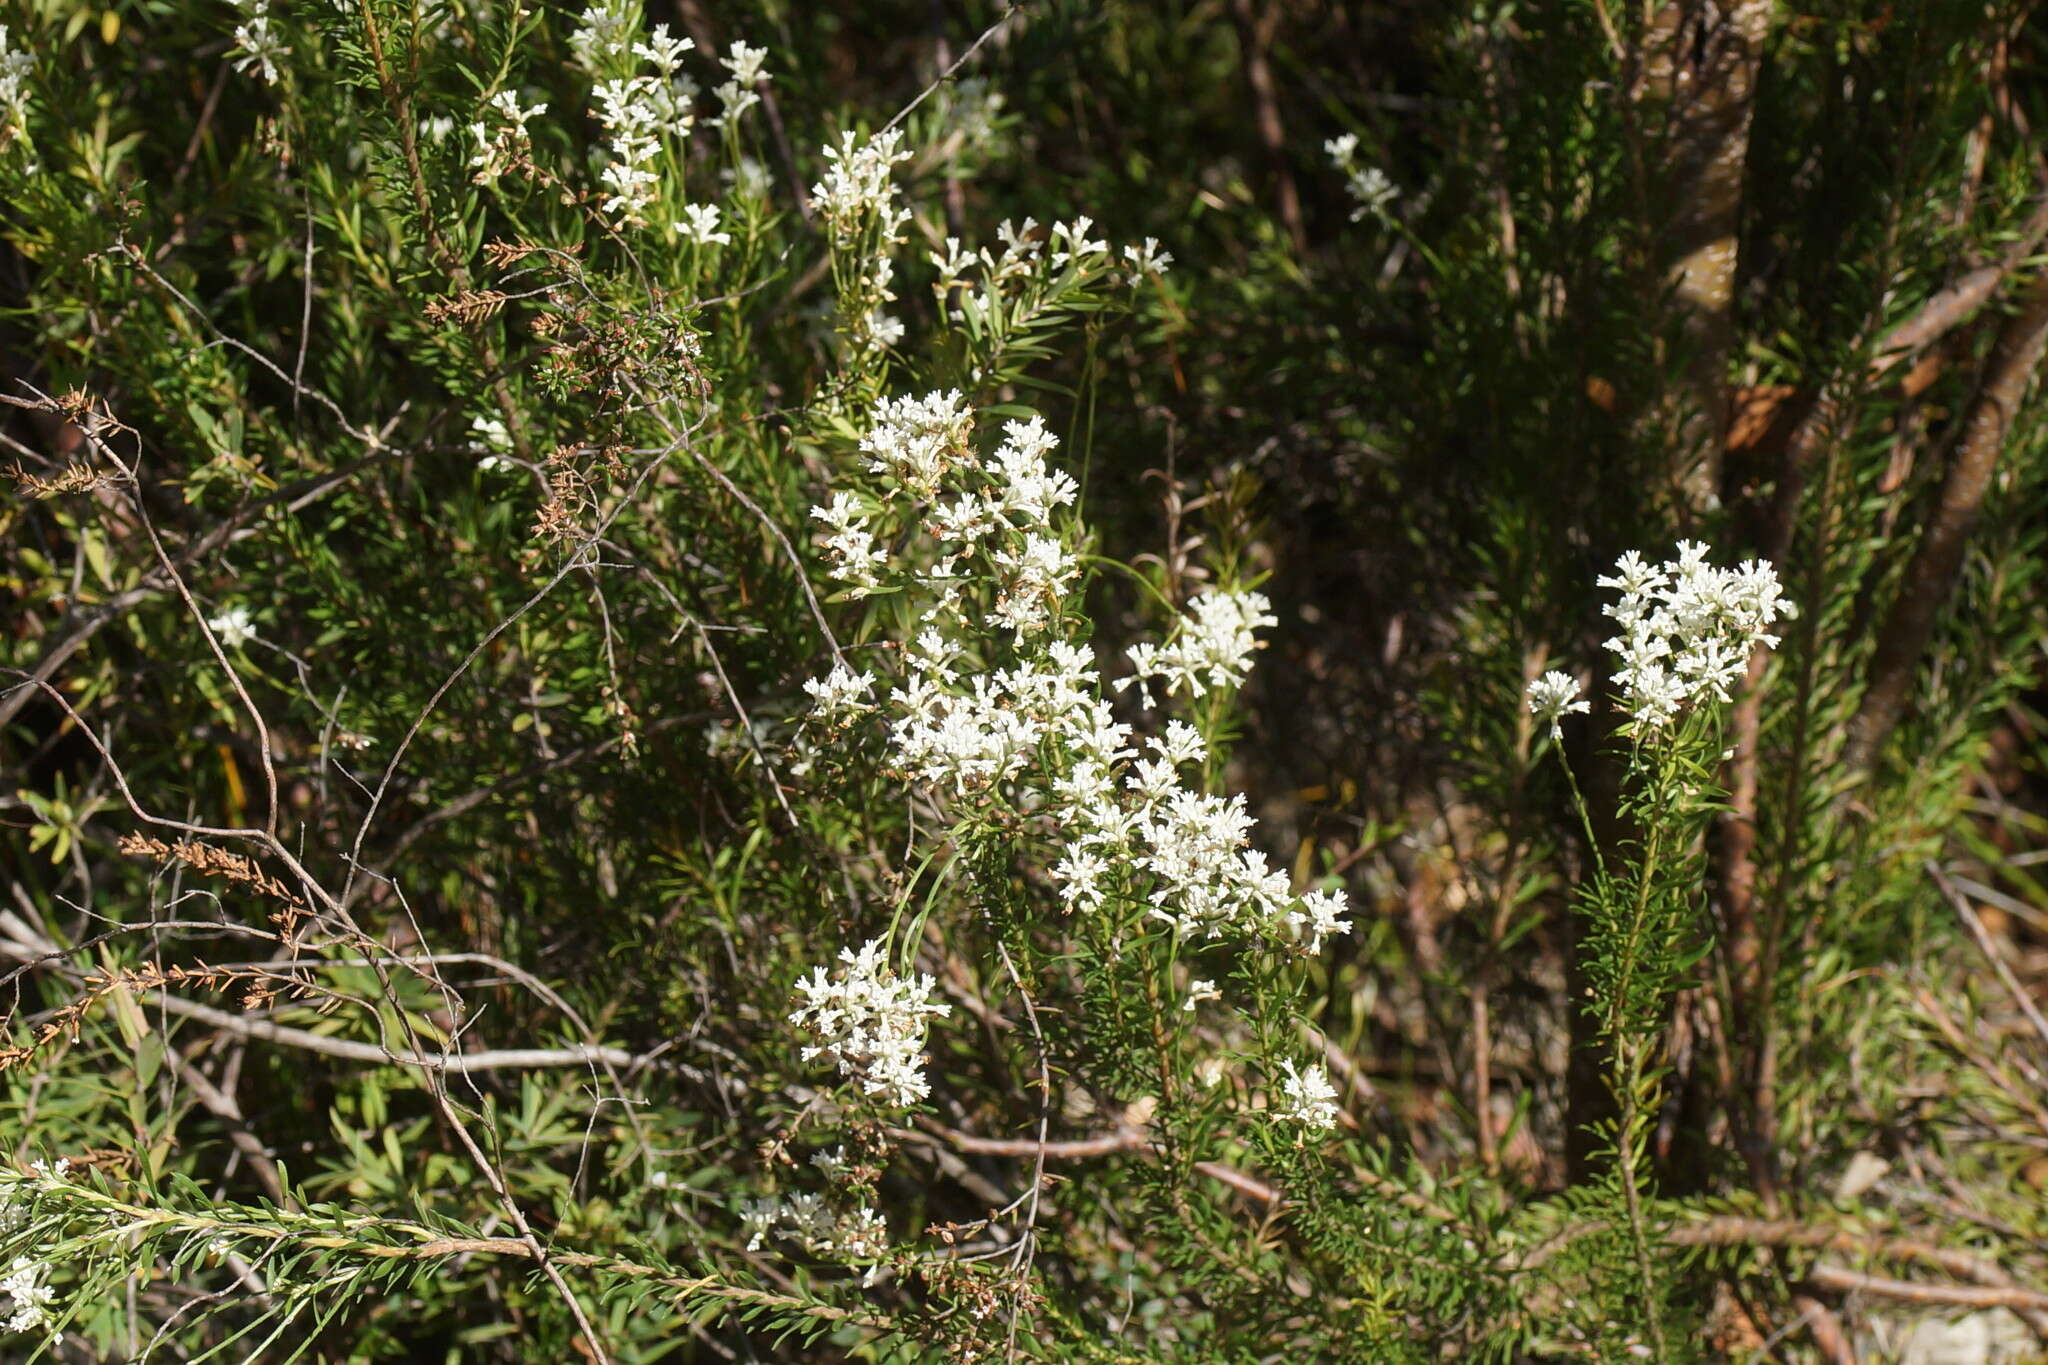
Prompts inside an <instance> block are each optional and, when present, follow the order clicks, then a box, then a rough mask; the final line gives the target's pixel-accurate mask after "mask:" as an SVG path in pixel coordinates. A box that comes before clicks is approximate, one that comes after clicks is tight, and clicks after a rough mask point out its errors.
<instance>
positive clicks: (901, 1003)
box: [789, 940, 953, 1108]
mask: <svg viewBox="0 0 2048 1365" xmlns="http://www.w3.org/2000/svg"><path fill="white" fill-rule="evenodd" d="M839 961H840V963H841V964H842V965H841V967H840V968H839V970H837V971H835V972H834V973H833V974H832V975H831V976H830V977H827V976H826V974H825V969H824V968H823V967H818V968H815V969H814V970H813V971H812V973H811V976H810V977H809V979H807V980H800V981H798V982H797V985H796V993H797V995H798V997H799V998H800V999H802V1000H803V1002H804V1003H803V1004H802V1005H801V1006H800V1007H799V1008H798V1009H797V1010H795V1011H794V1012H793V1013H792V1014H791V1015H790V1016H789V1022H791V1023H792V1024H796V1025H797V1026H799V1027H801V1028H803V1029H805V1030H806V1031H808V1032H809V1033H810V1034H811V1035H812V1036H813V1037H814V1038H816V1039H817V1040H818V1042H817V1043H816V1045H815V1046H811V1047H806V1048H805V1049H804V1050H803V1057H804V1060H805V1061H807V1062H808V1061H811V1060H814V1059H815V1058H818V1057H825V1058H828V1059H830V1060H831V1061H832V1063H833V1064H834V1065H835V1066H837V1067H838V1068H839V1074H840V1075H842V1076H847V1077H850V1078H852V1079H854V1080H855V1081H857V1082H859V1084H860V1087H861V1090H862V1091H863V1092H864V1093H866V1094H868V1095H872V1096H875V1097H877V1098H879V1099H881V1100H882V1101H883V1102H884V1103H885V1104H888V1105H891V1106H893V1107H898V1108H900V1107H903V1106H906V1105H911V1104H915V1103H917V1102H918V1101H919V1100H921V1099H923V1098H924V1097H925V1096H927V1095H929V1094H930V1093H931V1085H930V1083H929V1082H927V1081H926V1080H925V1077H924V1055H923V1053H924V1036H925V1028H926V1024H927V1021H928V1020H930V1019H933V1018H943V1017H944V1016H946V1015H948V1014H951V1013H952V1012H953V1008H952V1006H950V1005H946V1004H941V1003H935V1002H934V1001H933V1000H932V998H931V995H932V991H933V990H934V989H935V987H936V986H937V983H936V982H935V981H933V980H932V978H931V977H930V976H918V977H909V978H906V977H899V976H898V975H896V973H895V972H894V971H893V970H891V969H890V967H889V965H888V963H887V962H886V961H885V960H884V958H883V944H882V943H881V941H880V940H870V941H869V942H868V943H866V944H864V945H862V947H861V950H860V951H859V952H858V953H856V952H854V951H853V949H851V948H842V949H840V950H839Z"/></svg>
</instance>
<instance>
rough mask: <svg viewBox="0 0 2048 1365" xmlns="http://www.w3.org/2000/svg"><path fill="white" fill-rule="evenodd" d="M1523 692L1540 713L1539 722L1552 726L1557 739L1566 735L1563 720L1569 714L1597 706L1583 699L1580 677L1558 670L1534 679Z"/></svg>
mask: <svg viewBox="0 0 2048 1365" xmlns="http://www.w3.org/2000/svg"><path fill="white" fill-rule="evenodd" d="M1523 695H1524V696H1526V697H1527V698H1528V702H1529V714H1530V715H1532V716H1534V717H1536V723H1537V724H1538V725H1548V726H1549V727H1550V735H1551V738H1553V739H1562V738H1563V737H1564V725H1563V723H1562V722H1563V720H1564V718H1565V717H1566V716H1571V715H1580V716H1583V715H1585V714H1586V713H1587V712H1588V711H1590V710H1592V709H1593V708H1592V707H1591V706H1590V705H1589V704H1587V703H1586V702H1583V701H1580V700H1579V681H1578V679H1577V678H1574V677H1573V676H1572V675H1571V674H1569V673H1559V672H1557V671H1555V670H1552V671H1551V672H1549V673H1545V674H1544V675H1543V676H1542V677H1540V678H1538V679H1536V680H1535V681H1534V682H1532V683H1530V684H1529V686H1528V687H1527V688H1526V689H1524V692H1523Z"/></svg>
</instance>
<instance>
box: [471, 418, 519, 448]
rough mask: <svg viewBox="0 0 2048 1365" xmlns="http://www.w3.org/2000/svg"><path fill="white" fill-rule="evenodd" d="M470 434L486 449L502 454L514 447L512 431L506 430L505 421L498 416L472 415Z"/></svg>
mask: <svg viewBox="0 0 2048 1365" xmlns="http://www.w3.org/2000/svg"><path fill="white" fill-rule="evenodd" d="M469 431H470V434H471V435H472V436H474V437H476V440H477V444H479V445H481V446H482V447H483V448H484V449H485V450H495V451H497V452H499V453H500V454H503V453H504V452H506V451H509V450H511V449H512V433H511V432H509V431H507V430H505V423H504V422H503V421H502V420H501V419H499V418H496V417H472V418H470V420H469Z"/></svg>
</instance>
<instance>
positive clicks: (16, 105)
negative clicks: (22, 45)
mask: <svg viewBox="0 0 2048 1365" xmlns="http://www.w3.org/2000/svg"><path fill="white" fill-rule="evenodd" d="M34 70H35V59H34V58H32V57H30V56H29V55H28V53H26V52H18V51H16V50H15V49H14V48H13V47H11V46H10V45H9V43H8V38H7V25H5V24H0V147H5V146H6V145H7V144H8V143H10V142H12V141H13V140H14V139H15V138H16V137H18V136H22V135H23V134H24V133H25V130H26V127H27V123H28V89H27V87H28V78H29V75H30V73H31V72H33V71H34Z"/></svg>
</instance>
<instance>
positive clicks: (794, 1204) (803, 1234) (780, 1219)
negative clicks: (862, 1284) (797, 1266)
mask: <svg viewBox="0 0 2048 1365" xmlns="http://www.w3.org/2000/svg"><path fill="white" fill-rule="evenodd" d="M740 1223H741V1225H742V1226H743V1227H745V1228H746V1230H747V1233H748V1239H747V1250H749V1251H759V1250H760V1249H761V1245H762V1243H763V1242H765V1241H766V1240H767V1239H768V1238H769V1237H770V1236H775V1237H779V1238H781V1239H783V1240H784V1241H788V1242H794V1243H796V1244H797V1245H798V1246H799V1247H801V1248H803V1250H804V1251H805V1252H806V1253H808V1254H809V1255H812V1256H819V1257H823V1258H824V1259H826V1260H828V1261H871V1260H874V1259H875V1258H876V1257H878V1256H880V1255H882V1254H883V1253H884V1252H886V1251H887V1250H888V1249H889V1225H888V1223H887V1222H886V1221H884V1220H883V1218H882V1215H881V1214H879V1213H877V1212H875V1211H874V1210H873V1209H870V1208H858V1209H851V1210H836V1209H833V1208H832V1207H831V1206H830V1205H828V1204H826V1202H825V1201H824V1200H823V1199H821V1198H820V1197H819V1196H817V1195H815V1194H794V1195H791V1196H790V1197H789V1198H788V1199H747V1200H743V1201H741V1204H740Z"/></svg>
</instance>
